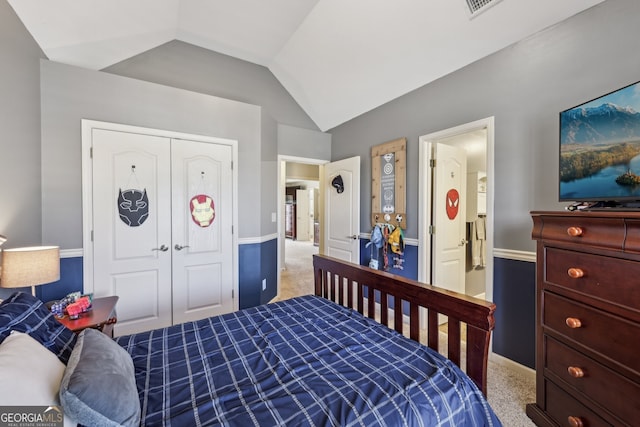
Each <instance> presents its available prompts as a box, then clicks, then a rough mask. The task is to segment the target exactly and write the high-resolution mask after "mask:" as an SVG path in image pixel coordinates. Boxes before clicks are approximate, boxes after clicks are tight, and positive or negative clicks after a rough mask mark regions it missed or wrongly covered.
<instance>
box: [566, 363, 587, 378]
mask: <svg viewBox="0 0 640 427" xmlns="http://www.w3.org/2000/svg"><path fill="white" fill-rule="evenodd" d="M567 371H568V372H569V375H571V376H572V377H573V378H582V377H584V371H583V370H582V368H578V367H577V366H569V367H568V368H567Z"/></svg>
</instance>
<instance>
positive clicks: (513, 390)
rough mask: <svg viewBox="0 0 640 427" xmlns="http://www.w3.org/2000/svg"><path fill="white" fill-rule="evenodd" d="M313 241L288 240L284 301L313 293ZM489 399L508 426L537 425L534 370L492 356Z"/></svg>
mask: <svg viewBox="0 0 640 427" xmlns="http://www.w3.org/2000/svg"><path fill="white" fill-rule="evenodd" d="M317 253H318V247H317V246H313V244H312V243H311V242H301V241H296V240H291V239H286V241H285V269H284V270H282V271H281V272H280V295H279V296H278V297H277V298H276V300H284V299H288V298H292V297H295V296H298V295H308V294H312V293H313V268H312V255H313V254H317ZM487 383H488V389H489V390H488V393H487V395H488V400H489V404H490V405H491V407H492V408H493V410H494V411H495V413H496V415H497V416H498V418H500V421H502V424H503V425H504V426H505V427H532V426H533V427H535V425H534V424H533V422H532V421H531V420H530V419H529V418H528V417H527V415H526V414H525V405H526V404H527V403H532V402H535V374H534V371H533V370H531V369H529V368H526V367H522V366H521V365H519V364H517V363H514V362H511V361H510V360H509V359H505V358H503V357H501V356H499V355H495V354H491V355H490V356H489V370H488V372H487Z"/></svg>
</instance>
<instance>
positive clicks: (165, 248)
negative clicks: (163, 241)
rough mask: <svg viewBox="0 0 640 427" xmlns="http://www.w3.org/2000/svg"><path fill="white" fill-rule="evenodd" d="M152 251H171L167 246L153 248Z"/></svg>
mask: <svg viewBox="0 0 640 427" xmlns="http://www.w3.org/2000/svg"><path fill="white" fill-rule="evenodd" d="M151 250H152V251H160V252H167V251H168V250H169V248H168V247H167V246H165V245H162V246H160V247H159V248H153V249H151Z"/></svg>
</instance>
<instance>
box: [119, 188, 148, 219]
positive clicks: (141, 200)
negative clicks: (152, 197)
mask: <svg viewBox="0 0 640 427" xmlns="http://www.w3.org/2000/svg"><path fill="white" fill-rule="evenodd" d="M118 213H119V214H120V219H121V220H122V222H124V223H125V224H127V225H128V226H129V227H138V226H139V225H142V223H143V222H145V221H146V220H147V218H149V198H148V197H147V189H146V188H145V189H144V190H143V191H140V190H125V191H122V189H120V190H119V193H118Z"/></svg>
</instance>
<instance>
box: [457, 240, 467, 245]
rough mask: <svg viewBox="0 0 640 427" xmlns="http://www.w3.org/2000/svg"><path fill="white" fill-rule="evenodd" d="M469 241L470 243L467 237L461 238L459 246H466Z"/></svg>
mask: <svg viewBox="0 0 640 427" xmlns="http://www.w3.org/2000/svg"><path fill="white" fill-rule="evenodd" d="M467 243H469V241H468V240H466V239H462V240H460V243H458V246H464V245H466V244H467Z"/></svg>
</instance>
